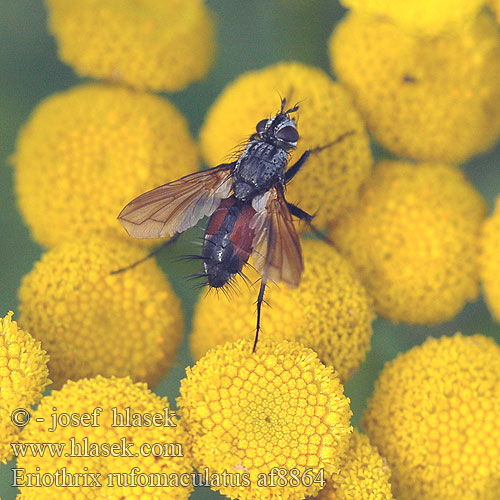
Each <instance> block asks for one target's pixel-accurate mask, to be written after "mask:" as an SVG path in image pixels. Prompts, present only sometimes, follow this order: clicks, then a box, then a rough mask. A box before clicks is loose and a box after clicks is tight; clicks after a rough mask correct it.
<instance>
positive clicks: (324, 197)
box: [200, 62, 372, 227]
mask: <svg viewBox="0 0 500 500" xmlns="http://www.w3.org/2000/svg"><path fill="white" fill-rule="evenodd" d="M278 92H279V94H280V95H282V96H283V97H286V98H287V99H288V104H290V106H293V105H294V104H295V103H297V102H298V103H300V109H299V111H298V112H297V113H295V114H292V115H291V116H294V117H295V118H296V119H297V117H300V119H299V120H298V131H299V135H300V139H299V142H298V146H297V149H296V150H295V151H294V152H293V154H291V156H290V159H289V162H288V165H289V166H290V165H292V164H293V163H294V162H295V161H297V160H298V159H299V157H300V155H301V154H302V153H303V152H304V151H305V150H306V149H310V148H315V147H317V146H324V145H326V144H328V143H330V142H332V141H334V140H335V139H337V138H338V137H339V136H341V135H342V134H344V133H346V132H348V131H354V134H353V135H350V136H349V137H346V138H345V139H344V140H343V141H341V142H340V143H338V144H335V145H334V146H332V147H331V148H327V149H325V150H323V151H321V152H320V153H318V154H315V155H312V156H311V157H310V158H309V159H308V161H307V163H306V165H305V166H304V168H303V169H302V170H301V171H300V173H299V174H298V176H297V177H296V178H295V179H294V180H293V181H292V182H291V183H290V184H289V185H288V188H287V199H288V200H289V201H291V202H293V203H300V206H301V208H302V209H304V210H306V211H308V212H310V213H311V214H314V213H316V212H317V216H316V218H315V223H316V224H317V226H319V227H324V226H325V224H326V223H327V222H328V221H331V220H333V219H335V218H336V217H337V216H338V215H339V214H340V213H341V212H343V211H344V210H345V209H346V208H349V207H351V206H352V205H353V204H354V203H355V201H356V199H357V195H358V188H359V186H360V184H361V182H363V180H364V179H365V178H366V176H367V175H368V173H369V171H370V167H371V164H372V157H371V152H370V147H369V142H368V137H367V135H366V132H365V128H364V124H363V122H362V120H361V118H360V116H359V114H358V112H357V111H356V110H355V109H354V107H353V106H352V104H351V101H350V98H349V97H348V95H347V93H346V92H345V91H344V89H343V88H342V87H341V86H340V85H338V84H337V83H335V82H334V81H332V80H331V79H330V78H329V77H328V76H327V75H326V74H325V73H323V72H322V71H321V70H319V69H316V68H313V67H309V66H305V65H303V64H299V63H294V62H291V63H280V64H276V65H274V66H270V67H268V68H265V69H263V70H259V71H252V72H249V73H246V74H244V75H242V76H240V77H239V78H238V79H237V80H236V81H234V82H233V83H231V84H230V85H229V86H228V87H226V89H225V90H224V91H223V93H222V94H221V95H220V96H219V98H218V99H217V100H216V101H215V103H214V104H213V106H212V108H211V109H210V110H209V112H208V114H207V117H206V119H205V123H204V124H203V127H202V129H201V133H200V140H201V147H202V151H203V155H204V157H205V160H206V161H207V163H208V164H209V165H216V164H218V163H222V162H224V161H227V157H228V154H230V153H231V151H233V152H234V148H235V146H237V145H238V144H240V145H241V141H242V140H245V139H247V138H248V137H249V136H250V135H251V134H252V133H254V132H255V126H256V124H257V123H258V122H259V121H260V120H262V119H263V118H268V117H270V116H272V115H274V114H275V113H276V112H278V111H279V104H280V98H279V94H278Z"/></svg>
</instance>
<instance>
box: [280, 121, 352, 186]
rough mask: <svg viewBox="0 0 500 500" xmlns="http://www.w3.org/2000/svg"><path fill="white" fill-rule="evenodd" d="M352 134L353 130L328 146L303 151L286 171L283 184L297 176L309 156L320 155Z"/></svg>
mask: <svg viewBox="0 0 500 500" xmlns="http://www.w3.org/2000/svg"><path fill="white" fill-rule="evenodd" d="M354 132H355V131H354V130H349V131H348V132H344V133H343V134H341V135H339V136H338V137H337V138H336V139H335V140H333V141H332V142H329V143H328V144H325V145H324V146H318V147H317V148H314V149H308V150H306V151H304V152H303V153H302V156H301V157H300V158H299V159H298V160H297V161H296V162H295V163H294V164H293V165H292V166H291V167H290V168H289V169H288V170H287V171H286V173H285V184H286V183H288V182H290V181H291V180H292V179H293V178H294V177H295V176H296V175H297V174H298V172H299V170H300V169H301V168H302V167H303V166H304V163H305V162H306V161H307V159H308V158H309V156H310V155H312V154H317V153H320V152H321V151H323V150H324V149H326V148H330V147H332V146H335V144H338V143H339V142H342V141H343V140H344V139H345V138H346V137H349V136H350V135H353V134H354Z"/></svg>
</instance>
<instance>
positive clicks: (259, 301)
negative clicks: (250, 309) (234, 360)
mask: <svg viewBox="0 0 500 500" xmlns="http://www.w3.org/2000/svg"><path fill="white" fill-rule="evenodd" d="M265 290H266V282H265V281H262V283H261V284H260V290H259V296H258V297H257V327H256V328H255V340H254V343H253V349H252V352H255V350H256V349H257V341H258V340H259V331H260V311H261V309H262V303H263V302H264V291H265Z"/></svg>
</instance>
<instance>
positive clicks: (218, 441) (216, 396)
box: [178, 340, 351, 500]
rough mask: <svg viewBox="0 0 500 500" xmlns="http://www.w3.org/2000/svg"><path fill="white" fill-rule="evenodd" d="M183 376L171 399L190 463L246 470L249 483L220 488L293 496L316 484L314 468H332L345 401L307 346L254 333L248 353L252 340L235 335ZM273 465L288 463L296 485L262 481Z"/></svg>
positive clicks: (345, 434) (343, 439)
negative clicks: (177, 396)
mask: <svg viewBox="0 0 500 500" xmlns="http://www.w3.org/2000/svg"><path fill="white" fill-rule="evenodd" d="M186 375H187V376H186V378H185V379H183V380H182V381H181V388H180V393H181V397H180V399H179V400H178V403H179V407H180V410H181V416H182V419H183V422H184V424H185V425H186V428H187V429H188V432H189V435H190V440H191V441H190V442H191V447H192V452H193V457H194V465H195V467H197V468H198V469H200V468H203V467H208V468H209V469H210V471H211V472H214V473H218V474H221V473H222V472H223V471H224V470H226V471H227V472H228V473H233V474H235V473H240V474H242V478H243V479H244V476H243V474H246V476H245V477H246V478H247V480H248V482H249V484H248V485H246V486H241V487H237V486H234V487H232V486H228V487H221V488H220V491H221V493H223V494H225V495H227V496H229V497H230V498H239V499H241V500H248V499H257V498H258V499H278V498H279V499H283V500H288V499H297V500H298V499H302V498H304V496H305V495H307V494H310V495H314V494H316V493H317V492H318V491H319V489H320V488H321V486H320V485H319V484H318V483H319V482H320V479H321V478H318V476H317V475H318V473H321V472H320V471H321V469H325V472H326V473H333V472H338V470H339V462H340V459H341V457H342V455H343V454H344V453H345V451H346V449H347V445H348V441H349V435H350V432H351V427H350V425H349V419H350V416H351V411H350V409H349V400H348V399H347V398H346V397H345V396H344V393H343V387H342V384H341V383H340V379H339V376H338V375H337V373H336V372H334V371H333V368H331V367H327V366H325V365H323V363H321V361H320V360H319V358H318V357H317V355H316V354H315V353H314V351H312V350H311V349H308V348H306V347H302V346H301V345H300V344H298V343H295V342H288V341H281V342H274V341H269V340H262V341H261V342H259V344H258V346H257V352H256V353H254V354H253V353H252V342H249V341H246V340H239V341H238V342H235V343H227V344H224V345H223V346H218V347H216V348H215V349H212V350H211V351H209V352H208V353H207V354H206V355H205V356H204V357H203V358H202V359H200V360H199V361H198V363H196V365H195V366H194V367H193V368H187V369H186ZM275 467H276V468H282V469H286V470H288V471H291V470H292V469H296V472H297V474H298V477H299V484H296V483H295V484H294V485H293V486H292V485H291V484H287V485H286V486H283V485H279V484H278V483H276V482H275V483H274V484H275V486H270V484H271V483H270V482H269V481H270V477H271V475H270V471H271V470H272V469H273V468H275ZM306 471H307V474H308V476H307V478H306V479H305V480H304V481H303V482H302V481H301V480H300V478H302V477H303V475H304V474H306ZM266 477H267V483H266V484H268V486H267V487H266V486H264V485H262V486H260V485H259V484H262V483H259V481H264V479H265V478H266ZM311 478H312V480H311ZM243 479H242V480H243ZM287 479H290V477H287ZM315 479H318V482H315V481H314V480H315ZM275 481H276V479H275ZM311 483H312V484H311ZM217 489H219V488H217Z"/></svg>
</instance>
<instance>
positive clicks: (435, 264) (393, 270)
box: [331, 161, 486, 324]
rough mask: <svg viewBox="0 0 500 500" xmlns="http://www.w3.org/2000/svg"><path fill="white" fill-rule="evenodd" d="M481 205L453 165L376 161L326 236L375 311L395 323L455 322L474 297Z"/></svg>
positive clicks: (480, 199) (480, 201)
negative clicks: (352, 206)
mask: <svg viewBox="0 0 500 500" xmlns="http://www.w3.org/2000/svg"><path fill="white" fill-rule="evenodd" d="M485 210H486V205H485V202H484V200H483V199H482V198H481V196H480V195H479V194H478V193H477V192H476V191H475V190H474V188H473V187H472V186H471V185H470V184H469V183H468V182H467V181H466V180H465V178H464V176H463V174H462V173H461V172H460V171H459V170H458V169H456V168H454V167H450V166H446V165H440V164H430V163H424V164H421V165H413V164H409V163H405V162H391V161H382V162H380V163H379V164H378V165H377V167H376V168H375V170H374V172H373V176H372V177H371V178H370V179H369V180H368V182H367V183H366V185H365V186H364V188H363V190H362V193H361V198H360V202H359V204H358V206H357V207H356V208H355V209H354V210H353V211H351V212H349V213H348V214H347V215H346V216H345V217H343V218H342V219H341V220H339V222H338V225H337V226H336V227H335V228H334V229H333V231H332V233H331V237H332V238H333V239H334V241H335V243H336V244H337V245H338V247H339V248H340V249H341V251H342V253H343V254H344V255H345V256H346V257H347V258H348V260H350V262H351V263H352V264H353V265H354V267H355V268H356V270H357V271H358V273H359V275H360V277H361V280H362V282H363V283H364V284H365V286H366V288H367V290H368V293H370V295H372V296H373V297H374V299H375V310H376V311H377V312H378V313H379V314H381V315H382V316H385V317H387V318H390V319H392V320H395V321H405V322H407V323H419V324H433V323H439V322H442V321H445V320H447V319H450V318H452V317H453V316H454V315H455V314H456V313H457V312H458V311H460V309H461V308H462V307H463V306H464V304H465V302H466V301H467V300H472V299H475V298H476V297H477V295H478V293H479V285H478V281H479V277H478V266H477V255H478V251H479V245H478V236H479V228H480V224H481V222H482V220H483V217H484V215H485Z"/></svg>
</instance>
